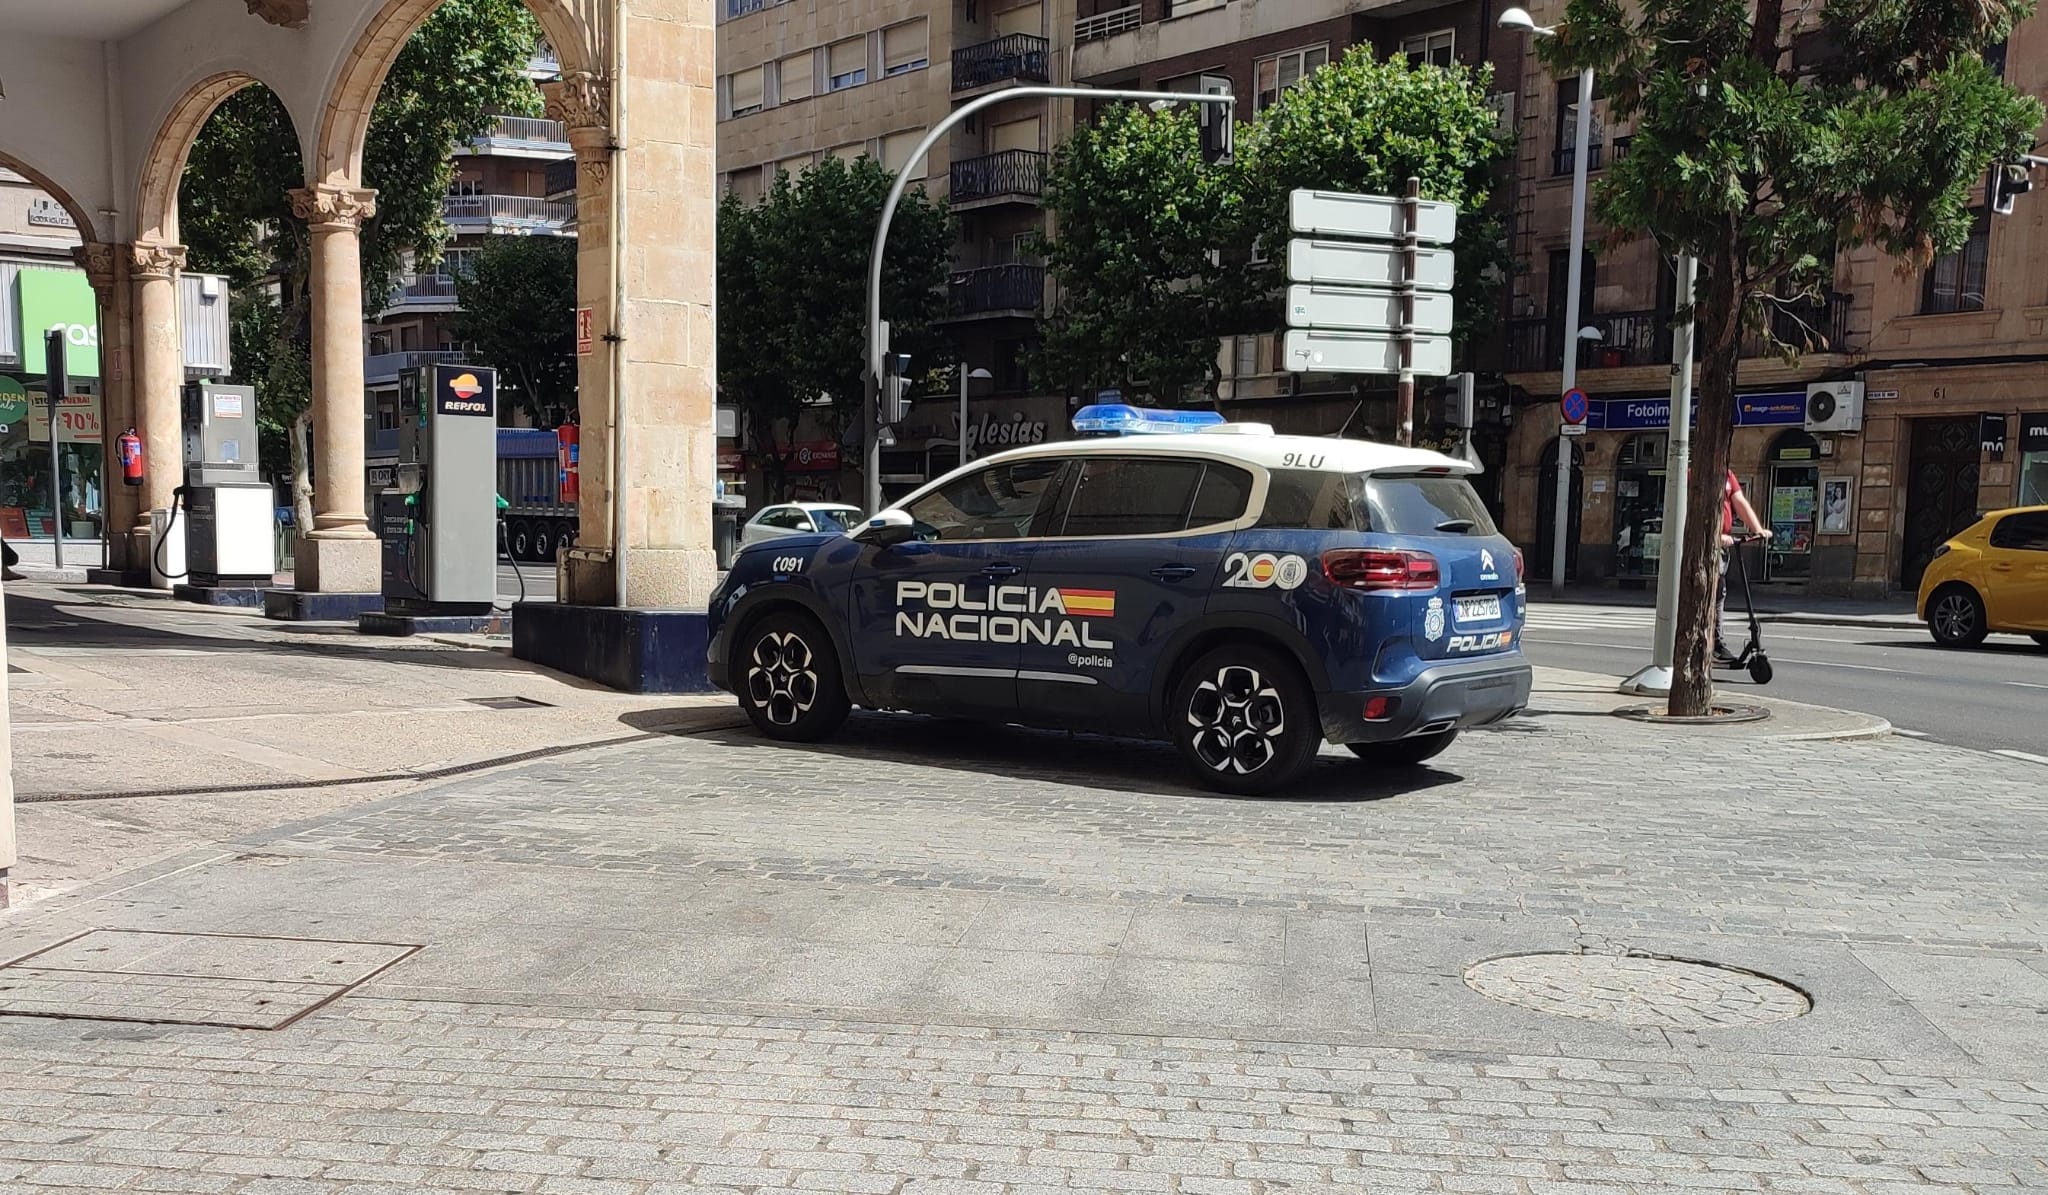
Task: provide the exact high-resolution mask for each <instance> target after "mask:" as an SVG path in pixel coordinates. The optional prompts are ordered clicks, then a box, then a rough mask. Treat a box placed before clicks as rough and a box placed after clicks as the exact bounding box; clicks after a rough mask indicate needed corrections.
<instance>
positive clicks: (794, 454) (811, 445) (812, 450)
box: [789, 440, 839, 473]
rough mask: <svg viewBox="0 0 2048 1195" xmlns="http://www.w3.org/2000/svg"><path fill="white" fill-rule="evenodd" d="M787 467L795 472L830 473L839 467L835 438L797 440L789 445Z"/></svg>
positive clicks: (837, 446)
mask: <svg viewBox="0 0 2048 1195" xmlns="http://www.w3.org/2000/svg"><path fill="white" fill-rule="evenodd" d="M789 468H790V471H791V472H795V473H830V472H832V471H834V470H836V469H838V468H839V444H838V442H837V441H835V440H799V441H797V442H796V443H795V444H792V445H790V454H789Z"/></svg>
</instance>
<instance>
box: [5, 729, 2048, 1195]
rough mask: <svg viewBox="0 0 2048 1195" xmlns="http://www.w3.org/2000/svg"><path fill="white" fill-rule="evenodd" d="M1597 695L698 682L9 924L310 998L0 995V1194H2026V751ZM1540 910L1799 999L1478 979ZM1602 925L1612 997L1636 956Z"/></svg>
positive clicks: (95, 974) (124, 958) (14, 945)
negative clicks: (539, 746) (1495, 995)
mask: <svg viewBox="0 0 2048 1195" xmlns="http://www.w3.org/2000/svg"><path fill="white" fill-rule="evenodd" d="M1596 704H1597V703H1593V702H1590V701H1588V700H1583V699H1580V698H1578V697H1575V696H1574V695H1573V694H1571V693H1569V692H1564V691H1546V692H1543V693H1540V694H1539V699H1538V710H1537V712H1536V713H1535V714H1533V715H1532V716H1530V717H1527V718H1524V719H1520V720H1518V721H1517V722H1515V723H1513V724H1511V725H1509V726H1507V727H1504V728H1502V729H1499V730H1497V731H1493V732H1489V733H1480V734H1474V735H1470V736H1467V738H1466V739H1465V740H1462V741H1461V742H1460V743H1458V744H1457V745H1456V746H1455V747H1454V748H1453V749H1452V750H1451V751H1450V752H1449V753H1447V754H1446V755H1444V756H1442V757H1441V758H1440V759H1439V760H1438V761H1436V763H1435V765H1434V766H1432V767H1430V768H1426V769H1422V770H1419V771H1417V772H1415V773H1413V774H1411V775H1407V776H1402V777H1396V776H1393V775H1387V774H1374V773H1372V772H1369V771H1367V770H1366V769H1365V768H1364V767H1363V766H1362V765H1359V764H1356V763H1354V762H1352V761H1350V759H1349V757H1348V756H1344V757H1339V756H1337V755H1335V754H1331V755H1329V756H1327V757H1325V759H1324V760H1323V762H1322V764H1321V766H1320V767H1319V768H1318V769H1317V771H1316V772H1315V774H1314V775H1313V776H1312V778H1311V780H1310V782H1309V783H1308V784H1307V785H1306V786H1305V788H1304V791H1303V792H1301V793H1300V794H1298V795H1296V796H1295V797H1294V798H1292V799H1287V800H1268V801H1244V800H1234V799H1225V798H1220V797H1216V796H1213V795H1210V794H1206V793H1201V792H1198V791H1195V790H1193V789H1190V788H1188V787H1187V786H1185V785H1184V784H1183V783H1181V780H1180V774H1179V771H1178V768H1177V766H1176V763H1175V760H1174V757H1173V756H1172V754H1171V753H1170V752H1169V751H1166V750H1164V749H1161V748H1156V747H1151V746H1146V745H1142V744H1131V743H1126V742H1115V741H1110V740H1098V739H1092V738H1089V737H1086V736H1065V735H1053V734H1044V733H1036V732H1029V731H1022V730H1006V729H988V728H981V727H963V726H956V725H952V724H947V723H940V722H935V721H931V720H925V719H909V718H882V717H861V718H857V719H855V721H854V722H853V723H852V724H851V725H850V726H849V728H848V732H847V733H846V734H845V735H844V736H843V737H842V739H841V740H840V741H838V742H836V743H833V744H828V745H825V746H821V747H816V748H792V747H782V746H775V745H771V744H768V743H765V742H763V741H761V740H759V739H756V738H754V737H753V736H752V735H751V734H750V733H748V732H745V731H740V730H736V729H732V728H731V716H730V714H729V713H726V712H724V711H707V712H702V713H700V714H699V715H696V716H695V720H694V722H692V723H691V729H690V731H689V732H688V733H682V734H674V735H664V736H661V737H658V738H655V739H652V740H648V741H643V742H636V743H631V744H627V745H621V746H616V747H609V748H601V749H595V750H591V751H588V752H584V753H581V754H577V755H572V756H564V757H561V758H557V759H551V760H547V761H543V762H538V763H534V764H530V765H526V766H522V767H518V768H514V769H507V770H501V771H496V772H491V773H485V774H479V775H476V776H471V777H466V778H463V779H460V780H457V781H454V782H451V783H447V784H443V785H441V786H438V787H434V788H430V789H428V790H426V791H422V792H414V793H408V794H404V795H400V796H396V797H393V798H390V799H387V800H384V801H381V802H379V803H375V804H369V805H364V806H358V807H356V808H352V809H346V810H341V811H337V812H330V813H324V814H320V815H318V816H315V817H313V818H312V819H311V820H308V821H304V822H300V823H297V824H294V825H289V826H284V827H281V828H279V829H276V830H272V831H266V832H262V833H258V834H254V835H251V836H249V837H248V838H246V839H245V840H243V841H242V842H240V843H238V844H235V845H234V846H232V847H231V848H227V849H205V850H199V851H194V852H190V853H188V854H186V855H183V856H180V857H178V858H175V859H169V860H165V861H163V862H161V863H158V864H156V865H154V866H152V867H150V868H147V869H145V870H142V871H138V872H131V873H129V874H127V875H124V876H121V877H117V878H114V879H111V880H108V881H105V882H102V883H99V884H96V885H93V886H90V887H88V888H84V889H81V890H78V891H75V892H71V893H66V894H62V895H58V896H53V897H51V898H49V899H47V900H44V901H40V902H38V903H36V904H34V905H31V906H28V907H26V908H23V909H18V910H16V911H14V912H13V913H12V914H9V915H7V916H6V917H5V918H4V919H0V961H4V960H11V959H17V958H24V956H29V955H31V954H34V953H36V952H44V951H47V953H42V954H40V955H38V957H36V958H25V959H24V961H23V962H22V964H21V967H23V968H28V969H32V970H33V969H40V970H41V971H42V972H43V973H44V974H43V975H42V976H39V977H33V978H34V980H35V982H36V983H44V984H47V983H49V982H50V981H49V979H48V975H49V973H51V972H54V971H57V970H64V969H66V968H71V970H68V971H67V972H66V973H65V974H64V975H63V976H62V977H61V979H62V983H61V984H56V985H53V988H52V989H51V990H58V991H60V992H63V993H69V995H67V996H65V997H64V998H68V999H74V1000H76V1001H78V1002H79V1003H80V1005H81V1006H87V1005H89V1006H90V1007H91V1008H92V1009H94V1010H95V1012H97V1013H98V1014H99V1015H100V1016H101V1017H105V1016H107V1015H110V1014H109V1012H108V1010H109V1009H114V1010H117V1011H116V1012H115V1013H114V1014H113V1015H119V1014H118V1009H119V1008H120V1007H121V1005H122V1002H123V1001H124V1000H126V1001H128V1002H129V1003H130V1005H131V1006H132V1007H134V1008H140V1009H152V1008H153V1009H159V1010H160V1009H162V1008H164V1007H167V1006H170V1005H172V1004H175V1003H176V1002H177V1000H178V999H180V998H187V999H202V995H203V993H205V992H209V991H215V990H216V989H217V988H218V985H219V983H220V981H222V980H233V981H237V982H240V983H261V982H271V983H275V984H277V985H278V989H279V997H278V998H279V999H284V1000H289V999H298V1000H303V1001H307V1002H308V1003H306V1004H305V1006H304V1007H299V1006H293V1007H291V1008H289V1009H286V1010H284V1011H285V1012H288V1013H289V1016H288V1017H287V1016H280V1018H279V1019H280V1020H281V1021H282V1022H283V1027H282V1028H278V1029H275V1030H235V1029H224V1028H214V1027H202V1026H195V1025H172V1024H132V1023H130V1024H124V1023H119V1022H116V1021H109V1020H104V1019H97V1020H76V1019H49V1018H40V1017H20V1016H0V1095H4V1096H5V1097H6V1098H4V1099H0V1190H6V1191H9V1192H12V1191H15V1190H20V1191H42V1190H45V1189H56V1190H75V1191H107V1190H156V1191H202V1192H204V1191H223V1192H235V1193H259V1195H293V1193H299V1192H305V1193H320V1195H329V1193H339V1192H349V1193H358V1192H359V1193H363V1195H368V1193H371V1192H379V1193H383V1192H392V1193H395V1192H417V1191H443V1190H446V1191H454V1190H488V1191H508V1192H512V1191H516V1192H572V1193H579V1195H580V1193H583V1192H590V1193H593V1195H604V1193H609V1192H630V1193H635V1195H640V1193H648V1192H662V1191H684V1190H690V1191H717V1190H764V1189H783V1188H795V1189H806V1190H847V1191H875V1192H904V1193H906V1195H941V1193H958V1195H979V1193H988V1195H994V1193H995V1192H1000V1191H1017V1192H1034V1191H1049V1190H1099V1191H1108V1190H1143V1191H1162V1192H1169V1193H1172V1192H1179V1193H1185V1195H1198V1193H1213V1195H1238V1193H1243V1195H1252V1193H1256V1192H1269V1191H1270V1192H1279V1191H1324V1190H1330V1191H1339V1190H1341V1191H1405V1190H1427V1191H1475V1192H1485V1191H1510V1192H1521V1193H1523V1195H1563V1193H1577V1192H1588V1193H1590V1192H1604V1191H1618V1190H1641V1191H1664V1190H1684V1189H1702V1190H1706V1189H1712V1190H1722V1191H1801V1192H1841V1193H1844V1195H1886V1193H1889V1192H1901V1191H1907V1190H1916V1191H1917V1190H1929V1189H1936V1190H1951V1191H1999V1190H2023V1189H2048V1061H2044V1060H2048V960H2044V955H2043V951H2042V942H2043V937H2044V935H2043V929H2044V925H2048V785H2044V783H2043V774H2042V770H2041V769H2040V768H2039V767H2038V766H2036V765H2031V764H2026V763H2023V762H2019V761H2014V760H2005V759H2000V758H1997V757H1993V756H1988V755H1984V754H1981V753H1974V752H1966V751H1958V750H1952V749H1948V748H1941V747H1933V746H1929V745H1927V744H1924V743H1914V742H1908V741H1904V740H1899V739H1877V740H1871V741H1863V742H1768V743H1767V742H1762V741H1760V740H1758V739H1757V738H1755V737H1753V735H1752V733H1751V732H1748V731H1734V730H1732V728H1711V729H1701V730H1691V729H1679V728H1656V727H1646V726H1637V725H1633V724H1628V723H1623V722H1621V721H1620V720H1618V719H1614V718H1611V717H1608V716H1606V715H1605V714H1602V713H1600V712H1598V710H1597V708H1596ZM656 716H658V712H657V715H656ZM93 929H115V930H126V931H155V932H157V933H166V934H204V935H214V936H215V937H213V938H209V939H207V940H206V941H207V942H209V943H211V945H208V946H207V947H206V948H205V949H203V950H202V949H200V948H199V947H197V946H190V947H188V946H187V945H186V943H187V942H189V941H195V940H191V939H177V940H176V944H174V945H169V946H162V947H158V946H155V945H152V944H147V943H142V940H141V937H140V935H139V934H136V933H130V934H126V935H106V936H102V937H95V938H90V939H82V938H79V935H81V934H84V933H86V932H87V931H90V930H93ZM240 934H251V935H265V936H270V937H276V938H295V939H318V940H325V941H328V942H329V944H330V945H335V946H336V947H337V949H336V950H335V951H334V953H335V954H336V955H337V958H349V959H358V960H370V961H371V962H376V961H378V960H381V959H383V958H386V957H396V956H397V955H398V954H399V951H400V950H401V949H402V948H406V947H411V946H419V947H421V949H419V950H418V951H417V952H416V953H412V954H410V955H406V956H404V957H399V958H397V961H395V962H392V963H390V964H389V965H388V966H387V967H385V969H382V970H377V971H375V972H374V973H370V974H368V975H367V977H366V978H363V979H362V980H361V981H360V982H355V981H354V980H353V978H352V977H351V979H350V980H349V982H350V983H353V986H348V987H346V990H345V991H344V992H343V993H342V994H340V995H338V996H336V997H334V998H332V999H331V1000H329V1001H328V1002H326V1003H312V1002H311V1001H312V1000H313V998H314V996H315V995H316V994H315V993H312V992H298V991H296V990H295V989H293V985H294V984H298V983H300V982H301V979H302V976H301V975H300V974H299V972H300V971H303V970H304V969H305V968H307V967H314V968H317V967H319V966H322V965H326V964H327V963H328V962H332V961H333V960H323V958H322V957H320V954H321V952H320V951H317V950H314V948H313V947H306V948H305V951H302V952H301V953H300V954H299V955H297V956H295V957H296V958H297V960H298V961H297V962H295V963H294V964H293V965H292V967H297V968H299V971H294V970H293V969H292V967H284V966H280V967H279V968H273V969H272V970H270V971H267V972H264V973H263V974H257V972H258V971H262V970H263V967H262V966H261V965H259V964H258V963H255V962H251V961H250V960H249V959H248V957H246V956H247V955H248V953H249V952H247V951H243V952H240V953H236V952H232V951H225V950H224V948H223V947H221V946H220V944H219V938H218V936H220V935H240ZM74 939H76V940H74ZM93 942H105V943H108V944H109V946H108V950H109V953H106V954H101V953H97V950H98V948H97V947H94V946H91V945H90V943H93ZM361 944H383V945H384V946H385V947H386V948H388V949H387V951H386V953H384V954H379V953H377V951H376V950H374V949H372V948H371V947H370V946H368V945H361ZM53 947H55V948H59V949H52V948H53ZM145 947H147V949H146V950H145ZM283 949H284V948H282V947H281V948H280V950H283ZM122 950H129V951H130V952H131V953H129V954H122V953H121V951H122ZM181 951H185V952H186V954H187V955H189V956H190V957H194V958H202V957H203V958H205V959H207V960H210V961H209V962H208V963H207V964H206V965H205V966H199V965H191V966H189V968H187V967H186V965H185V964H174V963H167V962H165V961H163V960H166V959H175V958H178V957H184V955H181V954H180V952H181ZM1543 951H1564V952H1586V953H1592V954H1598V955H1603V956H1616V957H1620V956H1623V955H1624V954H1626V955H1627V956H1628V957H1631V958H1635V957H1646V956H1647V957H1659V958H1672V959H1684V960H1697V961H1703V962H1709V963H1714V964H1719V965H1723V966H1727V967H1732V968H1737V969H1738V970H1739V971H1740V972H1754V973H1757V974H1761V975H1766V976H1772V977H1776V978H1778V979H1781V980H1783V981H1785V982H1786V983H1788V984H1790V985H1791V986H1792V987H1793V988H1796V989H1797V990H1798V991H1799V992H1802V993H1806V994H1808V995H1810V996H1811V998H1812V1002H1813V1003H1812V1009H1811V1011H1810V1012H1807V1013H1806V1014H1805V1015H1801V1016H1795V1017H1792V1018H1791V1019H1785V1020H1776V1021H1773V1022H1770V1023H1761V1024H1746V1023H1740V1022H1742V1021H1743V1020H1745V1018H1742V1017H1721V1018H1718V1020H1717V1019H1716V1018H1707V1019H1706V1021H1707V1023H1704V1024H1701V1025H1700V1026H1699V1027H1696V1028H1688V1027H1685V1022H1684V1021H1683V1019H1682V1018H1675V1019H1674V1018H1667V1019H1666V1020H1665V1021H1660V1022H1658V1023H1647V1024H1646V1023H1626V1021H1627V1018H1620V1019H1619V1021H1620V1022H1622V1023H1617V1021H1616V1020H1615V1019H1609V1020H1594V1019H1587V1018H1584V1017H1580V1016H1556V1015H1550V1014H1547V1013H1545V1012H1541V1011H1536V1010H1534V1009H1530V1008H1526V1007H1519V1006H1517V1005H1515V1004H1510V1003H1504V1002H1501V1001H1498V1000H1493V999H1489V998H1487V997H1486V996H1485V995H1482V994H1481V993H1480V992H1479V991H1477V990H1475V989H1474V987H1473V986H1472V985H1471V984H1469V983H1468V982H1467V979H1466V976H1467V973H1468V971H1469V970H1470V969H1471V968H1472V967H1473V966H1474V965H1475V964H1478V963H1481V962H1484V961H1486V960H1489V959H1498V958H1502V957H1505V956H1512V955H1526V954H1532V953H1536V952H1543ZM308 952H310V953H308ZM365 965H366V966H367V965H368V964H365ZM10 970H12V969H10V968H0V1003H4V998H5V989H6V985H7V984H8V983H9V982H10ZM157 970H162V971H164V972H166V974H157V973H156V971H157ZM1588 970H1590V971H1594V972H1596V973H1598V974H1599V975H1601V976H1603V977H1604V978H1602V979H1601V981H1600V982H1601V984H1604V985H1606V986H1605V987H1601V988H1600V989H1599V991H1598V992H1594V993H1592V994H1591V995H1589V996H1588V998H1589V999H1594V1000H1606V999H1612V998H1614V997H1615V994H1616V992H1617V991H1619V992H1620V993H1622V995H1623V996H1624V997H1625V996H1626V993H1627V990H1628V983H1629V982H1631V981H1629V980H1628V979H1627V978H1626V977H1627V976H1629V975H1632V974H1634V973H1635V972H1636V971H1638V970H1639V968H1636V967H1634V966H1633V965H1618V964H1617V965H1614V966H1607V967H1600V968H1589V969H1588ZM1617 976H1619V977H1623V978H1620V979H1616V978H1615V977H1617ZM187 979H189V980H190V981H191V984H192V988H191V990H190V991H186V990H185V989H182V988H180V984H181V983H183V982H185V981H186V980H187ZM1542 982H1543V983H1545V984H1548V985H1552V986H1553V988H1556V985H1558V984H1560V983H1563V984H1565V987H1563V988H1556V990H1559V991H1561V992H1563V994H1564V995H1565V996H1566V997H1567V1002H1569V997H1570V995H1571V993H1570V991H1569V990H1568V989H1569V982H1570V980H1569V977H1567V978H1566V979H1564V980H1560V979H1559V978H1558V976H1556V975H1554V974H1547V975H1546V976H1545V977H1544V978H1543V980H1542ZM1646 982H1647V981H1646ZM1617 983H1618V984H1620V987H1619V988H1616V987H1615V986H1614V985H1615V984H1617ZM208 984H212V985H215V986H214V987H213V988H209V987H207V986H206V985H208ZM1684 986H1685V985H1678V986H1677V987H1675V988H1673V989H1672V990H1674V991H1676V990H1680V989H1681V988H1683V987H1684ZM43 990H44V989H38V993H39V994H40V993H41V992H42V991H43ZM248 990H249V989H246V988H236V989H235V994H234V998H235V999H242V998H244V996H245V995H246V993H247V991H248ZM194 992H197V993H201V994H202V995H193V994H192V993H194ZM1603 992H1604V993H1605V994H1604V995H1603V994H1601V993H1603ZM40 1011H50V1010H49V1009H42V1010H40ZM1747 1019H1751V1020H1754V1019H1756V1018H1747Z"/></svg>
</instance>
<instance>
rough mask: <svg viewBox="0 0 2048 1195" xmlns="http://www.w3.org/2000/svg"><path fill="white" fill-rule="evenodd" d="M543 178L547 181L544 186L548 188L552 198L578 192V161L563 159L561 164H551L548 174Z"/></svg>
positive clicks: (545, 173) (543, 175)
mask: <svg viewBox="0 0 2048 1195" xmlns="http://www.w3.org/2000/svg"><path fill="white" fill-rule="evenodd" d="M541 177H542V178H543V179H544V180H545V181H544V183H543V185H544V186H546V187H547V191H548V194H549V195H550V196H554V195H569V194H573V193H574V192H575V190H576V159H574V158H563V159H562V160H561V161H559V162H549V163H548V168H547V170H546V172H544V173H543V174H542V176H541Z"/></svg>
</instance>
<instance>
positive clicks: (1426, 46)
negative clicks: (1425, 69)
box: [1401, 29, 1458, 66]
mask: <svg viewBox="0 0 2048 1195" xmlns="http://www.w3.org/2000/svg"><path fill="white" fill-rule="evenodd" d="M1456 45H1457V39H1456V36H1455V34H1454V33H1453V32H1452V31H1451V30H1449V29H1439V30H1437V31H1436V32H1435V33H1424V34H1421V35H1420V36H1417V37H1411V38H1408V39H1407V40H1405V41H1403V42H1402V43H1401V53H1403V54H1406V55H1407V56H1408V65H1409V66H1449V65H1451V64H1452V63H1454V62H1456V61H1457V60H1458V55H1457V53H1456Z"/></svg>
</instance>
